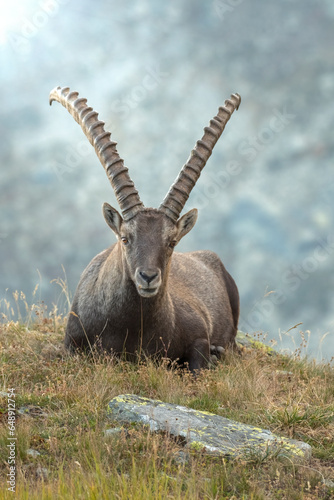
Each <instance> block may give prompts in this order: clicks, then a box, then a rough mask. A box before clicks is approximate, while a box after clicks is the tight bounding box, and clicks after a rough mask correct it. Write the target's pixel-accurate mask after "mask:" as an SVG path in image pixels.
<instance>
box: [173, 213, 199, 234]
mask: <svg viewBox="0 0 334 500" xmlns="http://www.w3.org/2000/svg"><path fill="white" fill-rule="evenodd" d="M197 216H198V211H197V208H193V209H192V210H190V211H189V212H187V213H186V214H184V215H182V217H181V219H179V220H178V221H177V228H178V230H179V233H178V239H179V240H180V239H181V238H183V236H184V235H186V234H187V233H189V231H190V230H191V229H192V228H193V227H194V225H195V223H196V221H197Z"/></svg>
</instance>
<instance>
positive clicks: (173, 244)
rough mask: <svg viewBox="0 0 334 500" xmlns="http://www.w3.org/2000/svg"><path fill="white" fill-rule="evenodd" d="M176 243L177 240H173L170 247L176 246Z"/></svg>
mask: <svg viewBox="0 0 334 500" xmlns="http://www.w3.org/2000/svg"><path fill="white" fill-rule="evenodd" d="M176 244H177V241H175V240H173V241H171V242H170V244H169V246H170V248H174V247H176Z"/></svg>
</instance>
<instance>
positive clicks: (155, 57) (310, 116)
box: [0, 0, 334, 359]
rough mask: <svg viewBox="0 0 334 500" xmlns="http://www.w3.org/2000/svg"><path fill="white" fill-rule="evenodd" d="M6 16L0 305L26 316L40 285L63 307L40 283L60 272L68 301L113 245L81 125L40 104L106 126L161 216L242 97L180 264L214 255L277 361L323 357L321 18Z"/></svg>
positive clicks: (329, 163) (327, 137)
mask: <svg viewBox="0 0 334 500" xmlns="http://www.w3.org/2000/svg"><path fill="white" fill-rule="evenodd" d="M0 5H1V10H0V60H1V88H2V99H1V110H0V113H1V121H0V127H1V145H0V155H1V170H0V179H1V181H0V182H1V184H0V186H1V200H0V207H1V212H0V258H1V268H0V298H2V306H4V304H5V302H4V299H8V300H10V299H11V295H12V293H13V292H14V291H15V290H18V291H23V292H24V293H25V294H26V296H27V299H28V301H29V302H31V300H33V298H32V291H33V290H34V288H35V285H36V283H39V282H40V290H39V294H40V295H39V297H40V298H41V299H42V300H44V301H45V303H46V304H48V306H49V307H51V304H52V303H57V302H59V301H60V302H59V304H61V299H60V297H59V296H60V288H59V287H58V286H57V285H56V284H55V283H51V281H52V280H53V279H55V278H57V277H59V276H63V270H62V266H64V268H65V271H66V274H67V278H68V283H69V289H70V291H71V293H72V294H73V293H74V291H75V287H76V285H77V283H78V280H79V277H80V274H81V272H82V271H83V269H84V268H85V266H86V265H87V264H88V262H89V261H90V259H91V258H92V257H93V256H95V255H96V254H97V253H98V252H100V251H101V250H103V249H104V248H106V247H107V246H109V245H110V244H111V243H113V242H114V241H115V238H114V236H113V234H112V233H111V231H110V230H109V229H108V227H107V225H106V224H105V222H104V220H103V217H102V213H101V206H102V203H103V202H104V201H108V202H110V203H111V204H113V205H114V206H115V207H117V204H116V201H115V197H114V194H113V192H112V189H111V187H110V185H109V182H108V180H107V178H106V175H105V173H104V171H103V168H102V167H101V165H100V163H99V161H98V159H97V157H96V156H95V153H94V151H93V148H92V147H91V146H90V145H89V143H88V141H87V140H86V138H85V136H84V135H83V133H82V131H81V130H80V127H79V126H78V125H77V124H76V123H75V121H74V120H73V118H72V117H71V116H70V115H69V114H68V113H67V111H66V110H65V109H64V108H62V107H61V106H60V105H59V104H57V103H54V105H53V106H52V108H50V107H49V104H48V96H49V92H50V90H51V89H52V88H54V87H55V86H58V85H60V86H69V87H70V88H71V89H72V90H77V91H79V93H80V96H82V97H86V98H87V99H88V104H89V105H91V106H92V107H93V108H94V109H96V110H97V111H99V112H100V118H101V119H102V120H104V121H105V122H106V126H107V129H109V130H111V131H112V132H113V139H114V140H116V141H117V142H118V151H119V153H120V155H121V156H122V157H123V158H125V164H126V165H127V166H128V167H129V169H130V175H131V177H132V178H133V180H134V182H135V184H136V187H137V189H138V190H139V193H140V196H141V198H142V200H143V202H144V203H145V204H146V205H147V206H155V207H157V206H158V205H159V204H160V202H161V201H162V199H163V197H164V196H165V194H166V192H167V190H168V188H169V186H170V185H171V183H172V182H173V180H174V179H175V177H176V176H177V174H178V172H179V170H180V168H181V166H182V165H183V164H184V163H185V161H186V159H187V157H188V155H189V153H190V151H191V149H192V147H193V146H194V144H195V142H196V140H197V139H199V138H201V136H202V132H203V128H204V126H206V125H207V124H208V122H209V120H210V119H211V118H212V117H213V116H214V115H215V114H216V112H217V109H218V107H219V106H220V105H222V104H223V102H224V100H225V99H226V98H228V97H229V95H230V94H231V93H233V92H238V93H240V94H241V96H242V103H241V106H240V109H239V111H238V112H237V113H235V114H234V115H233V117H232V119H231V121H230V122H229V124H228V125H227V127H226V130H225V132H224V134H223V136H222V138H221V139H220V141H219V142H218V143H217V145H216V147H215V150H214V152H213V155H212V157H211V158H210V160H209V161H208V163H207V166H206V167H205V169H204V170H203V173H202V175H201V178H200V179H199V181H198V183H197V185H196V187H195V189H194V190H193V192H192V194H191V196H190V199H189V201H188V203H187V205H186V207H185V211H187V210H189V209H190V208H192V207H197V208H198V209H199V211H200V213H199V220H198V222H197V224H196V226H195V228H194V229H193V230H192V231H191V232H190V233H189V235H187V237H186V238H184V240H182V243H181V244H180V246H179V247H178V249H179V250H181V251H187V250H193V249H211V250H214V251H215V252H217V253H218V254H219V255H220V257H221V258H222V260H223V262H224V263H225V265H226V267H227V269H228V270H229V271H230V272H231V274H232V276H233V277H234V278H235V280H236V282H237V284H238V287H239V291H240V295H241V319H240V328H241V329H243V330H244V331H247V332H249V333H252V332H259V331H261V332H268V339H276V340H277V341H278V346H279V347H282V348H289V349H294V346H295V345H297V346H298V345H299V344H300V338H301V337H300V335H301V336H303V335H304V336H305V337H306V339H308V346H307V351H306V352H307V354H308V355H309V356H311V357H315V358H318V359H319V358H322V357H323V358H325V359H330V358H331V357H332V356H334V295H333V288H334V265H333V263H334V225H333V222H334V221H333V213H334V210H333V208H334V172H333V157H334V140H333V129H334V104H333V103H334V28H333V22H334V4H333V2H332V1H331V0H323V1H322V2H318V1H316V0H282V1H281V2H276V1H273V0H254V1H252V2H250V1H247V0H213V1H208V2H203V1H200V0H177V1H176V0H171V1H169V2H164V1H163V0H133V1H130V2H123V3H121V2H117V1H115V0H109V1H106V0H104V1H103V0H96V1H94V2H93V1H89V0H81V1H80V2H75V1H74V0H41V1H33V0H16V1H15V2H4V1H1V2H0ZM117 208H118V207H117ZM39 274H40V276H41V278H40V277H39ZM34 300H37V299H36V297H35V298H34ZM59 307H61V306H60V305H59ZM298 323H302V325H299V326H298V327H296V328H295V329H292V330H291V331H290V332H289V333H286V332H287V331H288V330H289V329H290V328H292V327H293V326H295V325H296V324H298ZM300 331H302V332H303V333H302V334H300Z"/></svg>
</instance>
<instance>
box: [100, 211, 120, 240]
mask: <svg viewBox="0 0 334 500" xmlns="http://www.w3.org/2000/svg"><path fill="white" fill-rule="evenodd" d="M102 211H103V216H104V218H105V221H106V223H107V224H108V226H109V227H110V228H111V229H112V230H113V231H114V233H115V234H116V235H117V236H119V234H120V231H121V224H122V222H123V219H122V217H121V216H120V214H119V213H118V212H117V210H116V209H115V208H113V207H112V206H111V205H109V203H103V208H102Z"/></svg>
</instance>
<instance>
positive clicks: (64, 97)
mask: <svg viewBox="0 0 334 500" xmlns="http://www.w3.org/2000/svg"><path fill="white" fill-rule="evenodd" d="M53 101H57V102H59V103H60V104H62V105H63V106H64V107H65V108H66V109H67V111H69V113H70V114H71V115H72V116H73V118H74V119H75V121H76V122H78V123H79V125H80V127H81V128H82V130H83V132H84V133H85V134H86V136H87V138H88V140H89V142H90V143H91V145H92V146H94V149H95V152H96V154H97V156H98V158H99V160H100V162H101V163H102V166H103V168H104V169H105V171H106V174H107V176H108V178H109V181H110V184H111V185H112V187H113V189H114V191H115V195H116V198H117V201H118V204H119V206H120V209H121V211H122V215H123V218H124V219H125V220H129V219H131V218H132V217H133V216H134V215H136V213H137V212H138V211H140V210H141V209H142V208H143V206H144V205H143V203H142V202H141V201H140V198H139V195H138V191H137V190H136V188H135V186H134V183H133V182H132V180H131V179H130V176H129V174H128V169H127V167H125V166H124V161H123V160H122V158H121V157H120V156H119V154H118V152H117V150H116V144H117V142H114V141H111V140H110V135H111V134H110V132H106V131H105V130H104V122H102V121H100V120H99V119H98V113H97V112H96V111H94V110H93V109H92V108H90V107H89V106H87V104H86V103H87V99H84V98H83V97H80V98H79V94H78V92H70V89H69V87H63V88H61V87H56V88H55V89H53V90H52V91H51V92H50V97H49V102H50V106H51V104H52V102H53Z"/></svg>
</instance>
